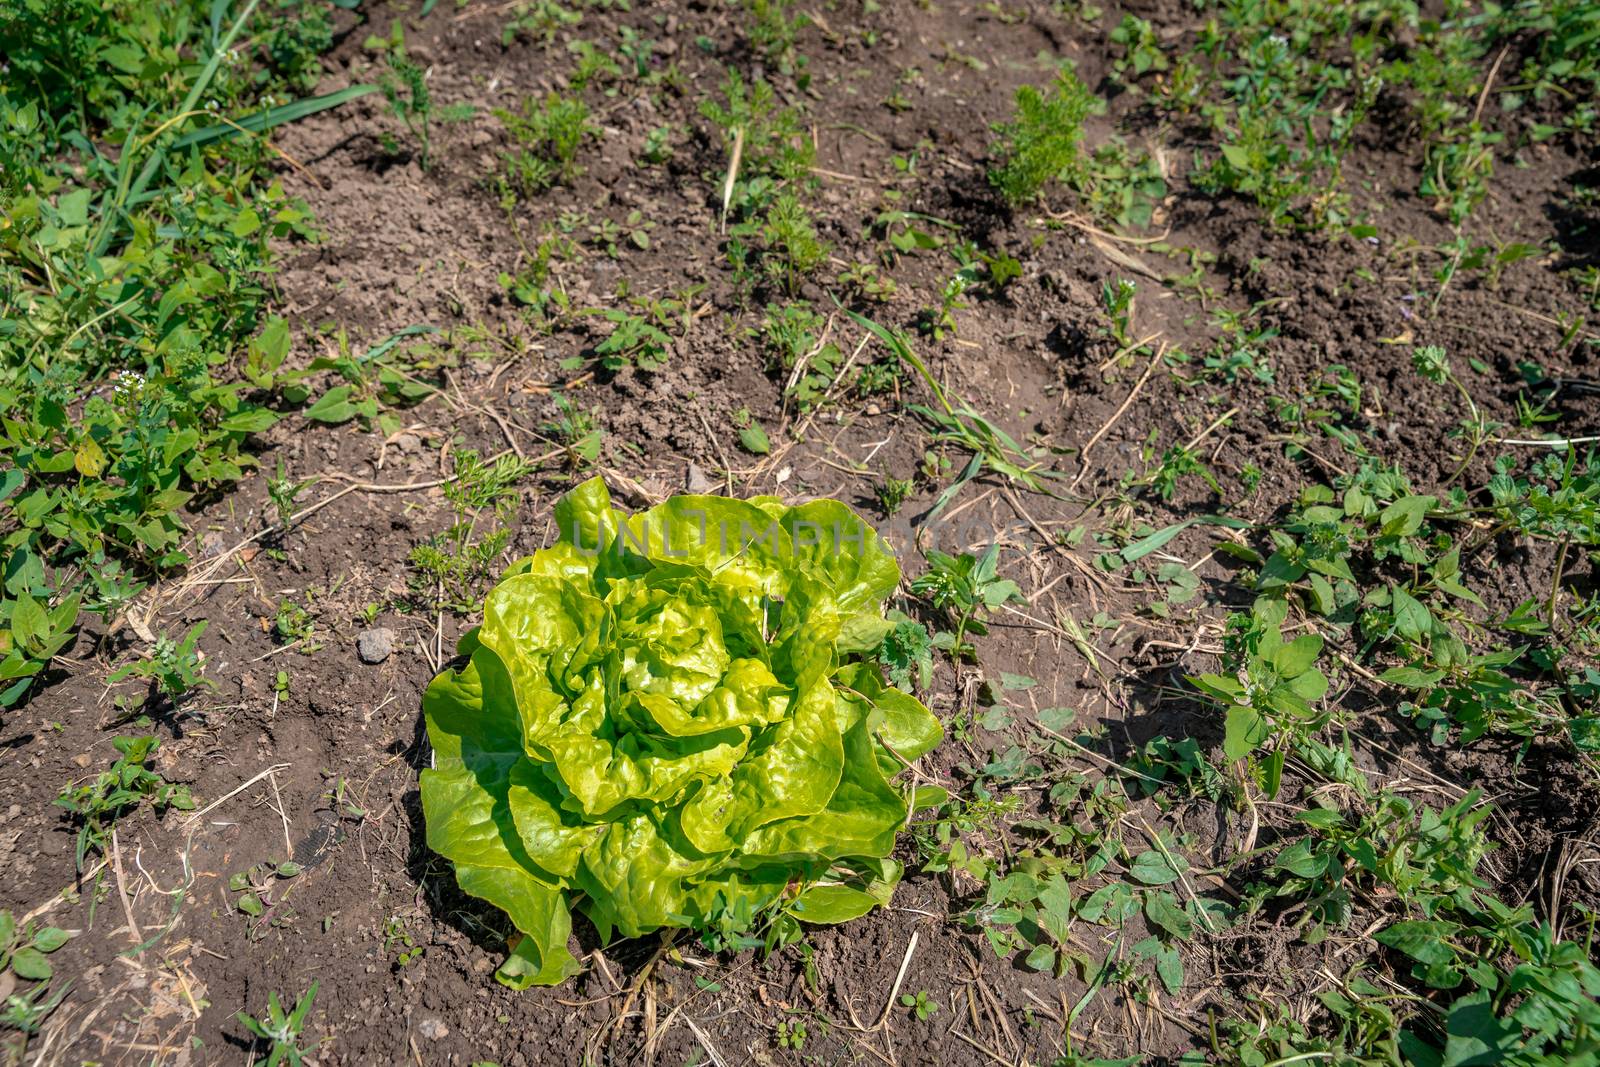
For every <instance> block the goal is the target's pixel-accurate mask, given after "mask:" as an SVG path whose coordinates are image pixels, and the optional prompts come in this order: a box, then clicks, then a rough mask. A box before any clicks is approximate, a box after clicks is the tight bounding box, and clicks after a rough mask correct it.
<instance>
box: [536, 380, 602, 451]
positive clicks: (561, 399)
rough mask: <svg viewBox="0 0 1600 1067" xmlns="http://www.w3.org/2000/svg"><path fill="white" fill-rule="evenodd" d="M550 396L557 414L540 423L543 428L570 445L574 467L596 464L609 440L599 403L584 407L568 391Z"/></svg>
mask: <svg viewBox="0 0 1600 1067" xmlns="http://www.w3.org/2000/svg"><path fill="white" fill-rule="evenodd" d="M550 399H551V401H552V402H553V403H554V404H555V406H556V415H555V418H554V419H552V420H551V421H549V422H546V423H543V424H542V425H540V427H539V430H540V432H541V433H545V434H548V435H550V436H551V437H553V438H555V439H556V440H557V441H559V442H561V444H562V445H564V446H565V447H566V449H567V464H568V465H569V466H570V467H572V469H574V470H581V469H583V468H584V467H587V466H590V465H592V464H593V463H594V462H595V461H596V460H598V459H599V458H600V450H601V448H603V447H604V446H605V440H606V436H605V430H604V429H603V428H602V427H601V425H600V408H599V406H598V405H596V406H593V407H589V408H583V407H580V406H579V405H578V404H577V403H576V402H575V401H573V399H572V398H571V397H569V396H568V395H567V394H566V393H555V394H554V395H552V396H551V398H550Z"/></svg>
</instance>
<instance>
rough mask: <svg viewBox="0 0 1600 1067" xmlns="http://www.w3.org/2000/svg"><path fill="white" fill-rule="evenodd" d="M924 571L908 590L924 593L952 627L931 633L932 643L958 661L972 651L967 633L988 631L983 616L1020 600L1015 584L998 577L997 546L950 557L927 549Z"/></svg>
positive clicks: (1018, 590) (1020, 592)
mask: <svg viewBox="0 0 1600 1067" xmlns="http://www.w3.org/2000/svg"><path fill="white" fill-rule="evenodd" d="M927 557H928V573H926V574H924V575H922V576H921V577H920V578H917V579H916V580H915V581H913V582H912V583H911V591H912V592H913V593H916V594H917V595H918V596H925V597H927V598H928V601H929V602H930V603H931V604H933V606H934V607H936V608H938V609H939V610H940V611H943V612H945V614H946V615H947V616H949V618H950V620H951V622H953V623H954V626H955V628H954V630H953V631H952V632H950V633H939V634H936V635H934V644H935V646H937V647H938V648H942V649H944V650H945V651H946V652H948V653H950V658H951V659H954V660H961V659H963V658H966V657H968V656H970V655H971V654H972V646H970V645H969V644H967V643H966V636H967V634H969V633H972V634H978V635H980V636H981V635H983V634H986V633H988V632H989V631H988V628H987V627H986V626H985V624H984V617H985V616H986V615H987V614H988V613H989V612H991V611H994V610H995V609H997V608H999V607H1000V606H1001V605H1003V604H1007V603H1010V602H1011V601H1013V600H1021V599H1022V591H1021V590H1020V589H1018V588H1017V583H1016V582H1013V581H1012V580H1011V579H1009V578H1001V577H1000V576H999V573H998V571H999V565H1000V546H999V545H998V544H993V545H990V546H989V547H988V548H987V549H985V550H984V553H983V555H982V556H974V555H972V554H971V553H969V552H963V553H961V554H960V555H958V556H952V555H949V554H948V553H945V552H940V551H938V550H936V549H929V550H928V552H927Z"/></svg>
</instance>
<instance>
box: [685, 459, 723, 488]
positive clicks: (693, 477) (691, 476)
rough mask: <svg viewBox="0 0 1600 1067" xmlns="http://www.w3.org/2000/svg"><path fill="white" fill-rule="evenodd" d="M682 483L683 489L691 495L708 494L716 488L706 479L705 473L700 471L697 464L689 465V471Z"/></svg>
mask: <svg viewBox="0 0 1600 1067" xmlns="http://www.w3.org/2000/svg"><path fill="white" fill-rule="evenodd" d="M683 482H684V485H683V487H684V488H685V489H687V490H689V492H691V493H709V492H711V491H712V490H713V489H715V488H716V485H715V483H713V482H712V481H711V479H710V478H708V477H706V472H705V471H703V470H701V469H700V465H699V464H698V463H691V464H689V470H688V473H687V474H686V475H685V477H684V479H683Z"/></svg>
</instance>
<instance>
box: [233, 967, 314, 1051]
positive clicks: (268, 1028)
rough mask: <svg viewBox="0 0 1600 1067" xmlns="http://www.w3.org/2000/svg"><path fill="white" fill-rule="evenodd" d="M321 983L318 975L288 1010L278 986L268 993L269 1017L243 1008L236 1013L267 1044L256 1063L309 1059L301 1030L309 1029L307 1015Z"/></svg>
mask: <svg viewBox="0 0 1600 1067" xmlns="http://www.w3.org/2000/svg"><path fill="white" fill-rule="evenodd" d="M319 986H320V982H319V981H317V980H315V979H314V980H313V981H312V983H311V987H310V988H309V989H307V990H306V992H305V995H304V996H302V997H301V998H300V999H299V1000H297V1001H295V1003H294V1007H293V1008H292V1009H291V1010H289V1011H284V1008H283V1003H282V1002H281V1001H280V1000H279V999H278V993H277V990H272V991H270V992H268V994H267V1015H266V1018H264V1019H257V1018H256V1017H255V1016H253V1015H250V1014H248V1013H246V1012H242V1011H241V1012H238V1013H236V1014H235V1016H234V1018H236V1019H238V1020H239V1024H240V1025H241V1026H243V1027H244V1028H245V1029H246V1030H248V1031H249V1032H250V1035H251V1036H252V1037H254V1038H255V1039H256V1041H258V1042H263V1043H265V1044H266V1046H267V1049H266V1055H264V1056H262V1057H260V1058H259V1059H257V1060H256V1061H255V1064H254V1067H280V1065H282V1064H288V1065H289V1067H301V1065H302V1064H304V1063H305V1062H306V1057H307V1056H308V1055H310V1052H311V1050H310V1049H304V1048H301V1047H300V1032H301V1031H302V1030H303V1029H305V1024H306V1016H307V1015H309V1014H310V1013H311V1005H312V1003H313V1002H314V1001H315V1000H316V999H317V989H318V988H319Z"/></svg>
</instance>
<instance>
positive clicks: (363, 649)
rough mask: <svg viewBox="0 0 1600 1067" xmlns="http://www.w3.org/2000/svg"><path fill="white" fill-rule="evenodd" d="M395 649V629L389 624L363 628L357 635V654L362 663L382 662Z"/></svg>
mask: <svg viewBox="0 0 1600 1067" xmlns="http://www.w3.org/2000/svg"><path fill="white" fill-rule="evenodd" d="M393 651H394V631H393V630H391V629H389V628H388V627H387V626H379V627H377V628H376V629H373V630H362V631H361V633H359V634H357V635H356V655H358V656H360V657H361V662H362V663H382V662H383V661H384V660H386V659H388V658H389V655H390V653H392V652H393Z"/></svg>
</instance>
